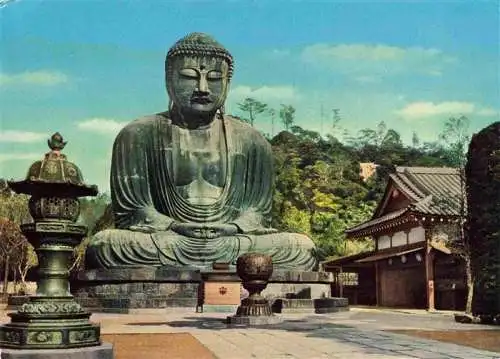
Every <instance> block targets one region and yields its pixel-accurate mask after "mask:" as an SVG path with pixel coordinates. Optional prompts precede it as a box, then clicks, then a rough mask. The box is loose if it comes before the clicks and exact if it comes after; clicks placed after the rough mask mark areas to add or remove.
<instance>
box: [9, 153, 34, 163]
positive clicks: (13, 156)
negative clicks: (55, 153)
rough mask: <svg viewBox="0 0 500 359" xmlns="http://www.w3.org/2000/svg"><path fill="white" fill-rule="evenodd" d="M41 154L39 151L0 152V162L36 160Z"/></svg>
mask: <svg viewBox="0 0 500 359" xmlns="http://www.w3.org/2000/svg"><path fill="white" fill-rule="evenodd" d="M41 157H42V156H41V155H40V154H39V153H9V154H7V153H0V162H7V161H22V160H29V161H36V160H40V159H41Z"/></svg>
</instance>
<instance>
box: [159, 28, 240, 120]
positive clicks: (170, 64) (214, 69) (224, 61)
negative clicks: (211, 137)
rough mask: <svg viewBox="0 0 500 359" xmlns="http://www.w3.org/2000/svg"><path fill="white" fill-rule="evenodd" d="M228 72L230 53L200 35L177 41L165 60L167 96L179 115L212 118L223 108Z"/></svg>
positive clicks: (228, 77)
mask: <svg viewBox="0 0 500 359" xmlns="http://www.w3.org/2000/svg"><path fill="white" fill-rule="evenodd" d="M232 73H233V57H232V56H231V54H230V53H229V52H228V51H227V50H226V49H225V48H224V47H223V46H222V45H221V44H219V43H218V42H217V41H215V40H214V39H213V38H212V37H211V36H209V35H206V34H203V33H196V32H195V33H191V34H189V35H187V36H185V37H184V38H182V39H180V40H179V41H177V42H176V43H175V44H174V46H172V48H170V50H169V51H168V54H167V57H166V60H165V75H166V82H167V91H168V95H169V97H170V101H171V103H172V104H173V106H174V107H175V108H176V110H177V111H179V112H180V113H181V114H182V115H195V116H203V117H205V116H212V115H214V114H215V113H216V112H217V110H219V109H221V108H222V106H223V105H224V102H225V100H226V97H227V92H228V88H229V81H230V79H231V75H232Z"/></svg>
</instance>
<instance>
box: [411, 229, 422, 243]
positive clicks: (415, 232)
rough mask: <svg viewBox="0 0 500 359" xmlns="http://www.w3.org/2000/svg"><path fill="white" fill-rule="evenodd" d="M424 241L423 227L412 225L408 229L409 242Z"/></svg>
mask: <svg viewBox="0 0 500 359" xmlns="http://www.w3.org/2000/svg"><path fill="white" fill-rule="evenodd" d="M423 241H425V229H424V228H423V227H414V228H412V229H411V231H410V238H409V243H417V242H423Z"/></svg>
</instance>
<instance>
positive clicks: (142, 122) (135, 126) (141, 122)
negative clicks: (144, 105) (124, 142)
mask: <svg viewBox="0 0 500 359" xmlns="http://www.w3.org/2000/svg"><path fill="white" fill-rule="evenodd" d="M162 122H164V123H170V118H169V116H168V113H167V112H161V113H156V114H153V115H148V116H143V117H139V118H137V119H135V120H133V121H131V122H129V123H128V124H126V125H125V127H123V129H122V131H121V132H131V131H137V130H141V129H148V128H153V127H154V126H157V125H158V124H160V123H162Z"/></svg>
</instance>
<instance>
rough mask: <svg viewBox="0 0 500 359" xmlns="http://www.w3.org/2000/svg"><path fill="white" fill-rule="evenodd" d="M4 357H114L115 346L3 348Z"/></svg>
mask: <svg viewBox="0 0 500 359" xmlns="http://www.w3.org/2000/svg"><path fill="white" fill-rule="evenodd" d="M1 353H2V354H1V355H2V359H113V346H112V345H111V344H109V343H103V344H101V345H99V346H96V347H86V348H74V349H1Z"/></svg>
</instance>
